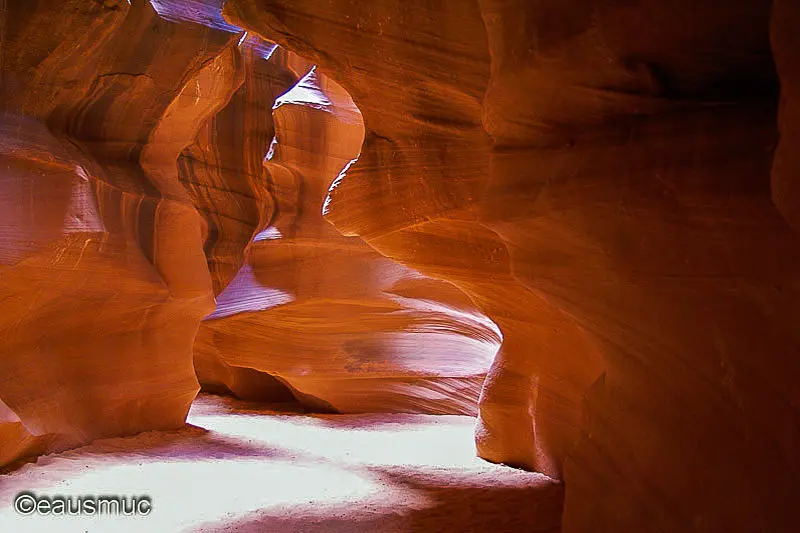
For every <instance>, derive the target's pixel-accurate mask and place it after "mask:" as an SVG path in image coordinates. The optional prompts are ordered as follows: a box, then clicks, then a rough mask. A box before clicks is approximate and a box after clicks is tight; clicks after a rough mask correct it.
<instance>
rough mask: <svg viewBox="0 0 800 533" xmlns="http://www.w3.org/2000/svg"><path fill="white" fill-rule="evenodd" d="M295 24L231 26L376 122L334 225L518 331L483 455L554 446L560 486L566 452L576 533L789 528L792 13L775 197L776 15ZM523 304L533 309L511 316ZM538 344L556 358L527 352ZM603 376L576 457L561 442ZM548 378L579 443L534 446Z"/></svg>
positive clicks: (512, 9)
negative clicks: (290, 55)
mask: <svg viewBox="0 0 800 533" xmlns="http://www.w3.org/2000/svg"><path fill="white" fill-rule="evenodd" d="M289 4H290V3H289V2H286V1H283V0H230V1H229V2H228V4H227V5H226V8H225V11H224V12H225V14H226V16H227V17H228V18H229V20H231V21H234V22H235V23H237V24H240V25H243V26H244V27H247V28H248V29H250V30H252V31H256V32H258V33H260V34H261V35H263V36H265V37H266V38H269V39H273V40H276V41H277V42H279V43H280V44H282V45H285V46H287V47H289V48H290V49H292V50H295V51H296V52H297V53H299V54H302V55H305V56H307V57H308V58H310V59H311V60H312V61H314V62H315V63H317V64H318V65H319V66H320V68H321V69H322V70H323V71H324V72H326V73H328V74H329V75H331V76H332V77H333V78H334V79H336V80H337V81H338V82H339V83H341V84H342V85H343V86H344V87H345V88H346V89H347V90H348V91H349V92H350V93H351V94H352V95H353V98H354V100H355V102H356V103H357V104H358V106H359V108H360V109H361V111H362V113H363V115H364V119H365V125H366V128H367V130H368V133H367V140H366V143H365V147H364V149H363V151H362V156H361V158H360V159H359V161H358V163H357V164H356V165H354V166H353V167H351V168H350V169H349V171H348V173H347V175H346V177H344V179H342V180H339V181H338V182H337V186H336V187H335V188H334V189H332V190H331V193H330V202H329V214H328V218H329V220H331V221H332V222H333V223H334V224H335V225H336V226H337V227H338V228H339V229H341V230H342V231H343V232H344V233H345V234H348V235H360V236H362V237H363V238H365V239H366V240H367V241H368V242H369V243H370V244H371V245H372V246H374V247H375V248H377V249H378V250H379V251H381V253H383V254H384V255H387V256H389V257H392V258H394V259H397V260H399V261H401V262H403V263H405V264H408V265H410V266H412V267H414V268H417V269H419V270H420V271H422V272H423V273H425V274H428V275H433V276H437V277H442V278H444V279H448V280H451V281H452V282H454V283H455V284H457V285H458V286H460V287H461V288H463V289H464V290H466V291H467V292H468V293H469V294H470V295H471V296H472V297H473V298H474V299H475V301H476V302H479V303H480V305H481V307H482V309H483V310H484V311H485V312H487V314H488V315H489V316H490V317H491V318H492V319H493V320H494V321H495V322H496V323H497V324H498V325H499V326H500V328H501V330H502V331H503V334H504V339H505V342H504V346H503V349H502V351H501V354H502V356H503V357H504V358H505V359H507V360H508V362H507V363H504V362H502V360H501V361H500V362H499V363H496V365H495V368H496V369H497V375H498V378H497V379H496V380H487V385H486V386H485V388H484V393H483V394H484V398H485V400H484V402H483V404H482V407H481V419H482V421H483V424H482V425H481V426H479V431H478V435H477V436H478V444H479V449H480V451H481V453H482V454H483V455H484V456H486V457H488V458H490V459H493V460H504V459H510V460H512V461H516V460H517V459H518V456H519V452H518V449H519V443H522V444H523V445H524V446H527V447H528V450H533V449H542V448H544V457H541V456H538V455H537V456H535V457H533V458H530V456H528V458H527V460H525V461H524V463H523V464H526V465H528V466H533V467H535V468H539V469H543V470H544V471H552V472H555V473H558V472H559V470H560V467H559V464H558V463H559V461H560V460H561V458H563V457H564V456H568V457H567V460H566V471H565V472H564V479H565V481H566V484H567V492H566V494H567V496H566V498H567V501H566V508H565V514H564V526H563V527H564V531H568V532H572V531H592V532H605V531H608V532H618V531H674V532H684V531H714V532H717V531H719V532H728V531H743V532H744V531H781V532H789V531H793V530H794V529H795V526H796V525H797V522H796V520H795V519H794V518H793V517H794V511H793V510H792V509H793V503H792V499H793V496H792V495H795V494H797V493H798V489H800V487H798V479H800V476H798V472H799V471H798V465H799V464H800V463H798V456H797V442H798V435H800V415H798V406H800V401H798V400H799V398H798V390H800V389H798V388H797V387H796V385H794V381H795V380H796V378H797V376H798V375H800V367H798V364H800V363H798V359H797V357H796V354H797V353H799V350H798V348H800V343H799V341H800V338H799V337H798V335H799V333H798V332H800V330H798V328H797V327H796V324H794V317H796V316H797V312H798V304H797V301H798V298H797V294H796V293H797V287H798V283H797V282H798V276H799V275H800V274H798V268H797V267H798V265H800V261H799V260H800V257H798V255H797V253H798V252H797V250H798V247H797V240H798V237H797V235H796V234H795V233H793V232H792V231H791V230H790V227H789V225H788V224H787V223H786V220H785V219H784V218H783V217H782V216H781V213H783V214H784V215H785V217H786V219H788V220H789V221H790V222H792V223H794V220H793V218H794V211H795V209H794V207H793V205H794V204H793V202H794V201H795V200H796V195H795V194H794V192H793V185H792V184H793V183H794V182H795V181H796V180H794V179H793V178H794V173H795V172H797V169H796V165H793V163H792V161H793V156H792V153H791V146H792V135H793V134H792V128H793V126H792V125H791V116H792V109H793V107H792V105H793V100H792V95H793V93H792V90H793V89H792V87H793V86H792V81H791V80H792V77H791V76H792V74H791V71H792V70H796V69H795V68H794V66H793V64H792V63H791V58H792V57H795V55H796V49H797V46H796V38H794V37H793V35H792V30H791V29H790V28H791V27H792V26H791V20H792V18H791V16H792V14H793V13H792V12H793V9H792V8H790V7H787V5H788V2H784V3H782V2H780V1H779V2H778V3H777V4H776V15H775V18H774V20H775V21H776V22H775V26H776V30H775V33H774V37H773V41H774V44H775V46H776V48H775V57H776V59H777V60H778V66H779V68H780V69H781V70H780V72H781V76H782V81H783V78H785V79H786V86H785V89H786V91H785V92H784V95H783V107H782V110H781V129H782V133H783V137H782V141H781V142H782V143H783V144H782V148H781V150H782V151H783V153H782V154H779V157H778V158H777V159H776V160H775V164H776V167H775V168H774V169H773V183H774V184H776V185H775V187H773V189H772V191H771V189H770V178H769V175H770V165H771V163H772V148H773V147H774V144H775V140H776V136H775V102H776V83H775V76H774V72H773V71H772V65H771V58H770V49H769V46H770V43H769V19H770V8H771V2H769V1H762V0H748V1H746V2H739V3H737V4H736V5H735V6H734V5H731V4H727V3H726V4H724V5H723V4H722V3H720V2H717V1H715V0H705V1H701V2H692V3H682V4H680V6H673V5H669V6H667V5H665V4H663V3H660V2H655V1H648V0H643V1H641V2H632V3H631V2H628V3H619V2H591V3H581V4H580V5H573V4H572V3H564V2H533V3H531V2H522V1H519V2H515V1H510V2H509V1H492V0H485V1H480V2H475V3H473V2H464V3H459V4H456V3H440V4H436V5H435V6H434V5H431V4H430V3H428V2H413V1H412V2H392V1H386V2H380V3H377V4H374V5H371V6H370V7H369V8H368V9H367V8H364V9H362V8H360V7H359V6H356V5H355V4H352V3H350V2H345V1H333V2H317V1H315V0H306V1H299V2H298V1H293V2H291V5H289ZM780 10H783V11H782V12H783V13H785V14H786V18H783V16H781V15H778V14H777V13H778V12H779V11H780ZM784 24H785V25H784ZM781 188H782V189H781ZM771 192H772V195H775V196H776V200H777V203H778V205H779V207H780V208H781V212H779V211H778V209H776V208H775V206H774V205H773V203H772V202H771ZM454 250H455V251H457V252H458V253H453V251H454ZM485 282H489V283H485ZM522 285H524V286H525V287H526V288H527V289H529V292H524V293H523V291H522V290H521V289H520V287H521V286H522ZM503 287H509V289H508V291H506V290H503V289H502V288H503ZM498 288H500V289H498ZM509 293H510V294H511V295H513V296H515V297H517V298H525V299H527V301H528V302H536V303H535V304H534V303H526V304H524V305H523V306H522V307H524V310H523V309H520V310H519V311H518V312H515V311H514V309H515V306H514V305H513V299H511V298H509V297H508V295H509ZM522 294H524V295H525V296H524V297H523V296H522ZM509 301H511V302H512V303H511V304H509ZM540 325H543V327H542V329H544V330H546V331H547V332H548V333H551V334H552V333H556V332H557V333H558V334H557V335H552V336H551V335H548V336H547V337H545V338H550V339H551V342H546V341H545V340H543V339H542V338H541V337H536V336H535V335H534V334H533V333H530V334H529V338H530V339H531V340H532V342H530V344H528V345H527V346H526V347H525V348H524V349H521V348H519V344H518V343H515V342H513V338H514V337H515V336H516V335H517V331H521V332H524V333H527V332H534V331H536V326H540ZM570 343H574V344H573V345H570ZM518 350H519V351H520V352H522V353H521V354H519V355H517V353H518ZM598 354H599V356H601V357H602V362H598V360H597V355H598ZM534 361H536V362H535V363H533V362H534ZM529 362H530V363H529ZM498 367H499V368H498ZM504 368H505V369H507V371H506V372H504V371H503V369H504ZM601 371H603V372H604V373H603V378H602V379H601V380H599V381H597V382H596V385H595V386H594V387H592V388H591V389H590V392H589V393H588V394H587V395H586V403H585V410H584V413H585V415H584V416H585V419H584V421H583V423H582V424H581V438H580V442H579V443H578V444H577V446H575V447H574V448H573V447H572V446H571V444H572V443H574V437H575V436H576V435H577V431H576V429H577V428H576V425H575V424H574V423H572V424H568V423H566V421H568V420H575V415H576V410H577V409H579V407H578V403H579V401H580V398H581V397H582V396H583V393H584V392H585V391H586V388H587V385H588V383H589V382H591V381H592V380H593V379H594V377H595V376H596V375H598V373H599V372H601ZM537 378H538V385H539V388H538V391H539V392H538V398H541V397H542V394H543V393H544V396H545V397H546V398H548V397H549V398H552V399H553V403H557V404H558V405H557V407H555V408H550V409H548V411H549V413H552V415H551V416H553V417H554V418H555V419H557V420H559V421H561V422H564V424H563V425H565V426H567V427H568V428H569V429H570V430H571V431H568V432H566V435H567V438H559V435H558V432H550V431H545V432H543V434H542V435H540V434H539V433H538V432H534V433H531V432H529V431H527V430H526V429H522V428H527V427H530V425H531V420H532V425H533V427H534V428H536V429H538V427H537V426H538V424H539V420H540V418H539V416H536V415H538V414H539V413H534V416H533V418H532V419H531V418H530V416H528V414H527V412H526V409H524V408H520V405H527V406H530V405H533V404H532V403H531V402H530V400H528V402H527V403H526V402H525V401H524V399H525V394H527V391H530V390H537V389H534V388H533V387H531V385H532V384H533V383H536V381H537ZM546 381H549V383H546ZM491 397H499V398H500V399H499V400H498V401H492V400H491ZM500 406H505V407H506V408H507V411H505V412H504V411H503V409H500V408H499V407H500ZM494 420H497V421H498V422H497V423H496V424H494V423H493V421H494ZM512 421H516V422H515V424H514V426H512V425H511V424H512ZM504 433H505V434H504ZM485 440H488V441H490V442H492V441H493V443H492V444H490V445H489V446H484V445H483V443H482V441H485ZM540 442H541V443H542V445H540V444H539V443H540ZM548 465H549V466H548Z"/></svg>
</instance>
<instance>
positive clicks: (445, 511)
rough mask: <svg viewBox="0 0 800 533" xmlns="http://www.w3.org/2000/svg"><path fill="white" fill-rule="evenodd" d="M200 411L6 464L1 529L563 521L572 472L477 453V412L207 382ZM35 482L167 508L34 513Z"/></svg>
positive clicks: (63, 491) (393, 527)
mask: <svg viewBox="0 0 800 533" xmlns="http://www.w3.org/2000/svg"><path fill="white" fill-rule="evenodd" d="M188 421H189V423H190V424H192V425H193V426H194V427H191V426H190V427H187V428H186V429H184V430H180V431H173V432H149V433H143V434H140V435H137V436H133V437H127V438H117V439H104V440H100V441H96V442H94V443H92V444H91V445H89V446H85V447H83V448H80V449H77V450H73V451H70V452H65V453H62V454H54V455H50V456H46V457H42V458H40V459H39V460H38V462H37V463H32V464H28V465H26V466H24V467H22V468H20V469H18V470H17V471H15V472H12V473H11V474H9V475H7V476H5V477H4V478H2V482H1V483H0V531H14V532H17V531H19V532H27V531H31V532H33V531H42V532H48V533H49V532H60V531H69V532H72V531H76V532H77V531H80V532H83V531H90V532H94V531H102V532H105V531H114V532H115V533H117V532H119V533H122V532H127V531H130V532H140V531H164V532H174V531H226V530H228V531H276V530H277V531H290V530H297V531H348V530H350V531H352V530H360V531H363V530H370V531H398V530H409V529H413V530H420V529H436V528H447V527H448V526H450V527H467V528H470V527H471V528H472V529H473V530H483V529H486V530H487V531H489V530H492V524H495V525H496V524H503V523H506V524H507V525H508V526H509V527H511V526H512V525H514V524H517V525H525V527H526V529H527V530H530V531H556V529H554V527H555V526H556V525H557V522H558V515H559V512H560V505H561V487H560V485H557V484H555V483H553V482H552V481H551V480H549V479H548V478H546V477H544V476H542V475H539V474H535V473H529V472H522V471H518V470H514V469H511V468H508V467H505V466H501V465H493V464H490V463H487V462H485V461H482V460H480V459H477V458H476V457H475V450H474V446H473V438H472V431H473V426H474V419H472V418H470V417H466V416H432V415H386V414H371V415H297V414H294V415H293V414H279V413H276V412H275V411H270V410H267V409H258V408H253V407H252V406H251V405H250V404H245V403H243V402H236V401H231V400H227V399H223V398H219V397H215V396H208V395H201V396H200V397H199V398H198V400H197V401H196V402H195V404H194V406H193V408H192V410H191V412H190V414H189V418H188ZM23 490H30V491H33V492H34V493H36V494H45V495H49V496H52V495H57V494H58V495H67V496H77V495H89V494H92V495H144V494H146V495H149V496H150V497H151V498H152V501H153V510H152V512H151V513H150V514H149V515H147V516H134V517H127V516H95V517H71V516H66V517H62V516H21V515H19V514H18V513H17V512H15V510H14V509H13V499H14V495H15V494H17V493H18V492H20V491H23ZM526 502H527V503H526ZM454 509H459V511H454ZM504 521H505V522H504ZM458 524H460V526H459V525H458Z"/></svg>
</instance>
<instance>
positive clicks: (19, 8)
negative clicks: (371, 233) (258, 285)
mask: <svg viewBox="0 0 800 533" xmlns="http://www.w3.org/2000/svg"><path fill="white" fill-rule="evenodd" d="M164 4H165V3H164V2H161V3H159V5H158V6H156V7H158V8H163V7H164ZM196 4H197V5H198V6H199V5H200V4H201V3H196ZM203 5H206V6H207V7H208V6H213V5H214V2H211V1H210V0H209V2H206V3H205V4H203ZM215 9H216V10H217V15H218V19H219V22H220V23H224V21H222V19H221V18H220V17H219V5H218V3H217V4H216V8H215ZM2 17H3V19H2V32H1V33H2V62H1V63H0V69H1V70H0V105H2V110H1V111H2V115H0V169H2V174H1V175H0V181H2V185H3V186H2V188H1V189H2V192H0V204H2V205H0V294H2V300H3V308H2V312H0V336H2V343H1V346H0V405H2V409H1V410H0V435H2V438H0V465H5V464H7V463H10V462H12V461H14V460H16V459H18V458H20V457H23V456H26V455H33V454H38V453H46V452H50V451H53V450H59V449H64V448H68V447H73V446H76V445H80V444H83V443H86V442H88V441H91V440H92V439H95V438H99V437H108V436H116V435H125V434H131V433H136V432H139V431H143V430H153V429H169V428H177V427H180V426H182V425H183V424H184V420H185V417H186V413H187V411H188V409H189V406H190V403H191V402H192V399H193V398H194V396H195V394H196V392H197V390H198V388H199V386H198V382H197V379H196V377H195V373H194V367H193V357H192V350H193V342H194V338H195V335H196V332H197V328H198V325H199V323H200V320H201V319H202V318H203V317H204V316H206V315H207V314H209V313H211V312H212V311H213V310H214V293H215V290H216V291H217V292H219V291H221V290H222V288H223V287H224V284H225V283H226V281H227V280H228V278H229V277H232V276H227V275H226V272H225V269H224V268H214V274H213V276H212V274H211V272H210V271H209V264H211V265H217V264H220V263H234V262H235V259H233V258H231V255H235V252H230V250H236V249H237V246H238V249H243V248H244V246H245V245H246V244H247V242H248V241H249V240H250V237H251V234H252V231H253V230H254V229H255V227H256V226H257V225H258V218H257V217H255V218H254V219H253V220H252V221H251V220H247V219H246V217H242V218H245V221H244V222H245V225H246V224H247V223H250V224H251V226H250V227H249V231H247V229H241V228H238V227H236V225H223V224H220V223H218V222H217V221H218V220H219V219H220V218H221V217H224V216H226V215H231V214H232V213H231V211H234V210H233V209H232V208H231V207H230V206H231V205H232V204H234V205H236V206H239V207H240V209H241V210H243V211H247V210H249V211H250V212H258V213H267V212H268V210H269V208H268V206H267V205H266V202H260V203H259V201H260V197H259V196H258V194H261V196H266V193H261V191H262V190H263V188H264V183H263V182H259V181H258V180H257V179H254V180H252V182H251V181H248V180H249V178H248V176H243V175H237V176H232V175H233V174H237V173H241V174H246V168H245V165H243V164H242V162H241V161H242V160H245V161H249V162H252V161H254V160H255V161H260V160H261V159H262V158H263V156H264V153H265V151H266V148H265V146H258V145H256V146H254V147H253V149H256V150H257V151H256V152H255V153H249V152H248V153H246V154H243V152H246V150H240V151H239V152H238V153H236V152H235V151H234V150H225V148H226V147H227V146H228V145H225V143H219V144H218V145H217V147H218V148H219V149H218V150H216V152H215V156H216V159H214V160H211V159H210V158H206V166H205V170H206V171H205V172H204V173H202V172H195V173H194V174H189V176H188V177H187V173H185V172H183V171H182V167H179V164H178V159H179V157H180V156H181V154H182V153H184V150H189V152H191V153H197V152H202V151H203V150H204V149H205V150H210V149H212V147H214V143H208V144H203V140H204V139H205V138H206V137H207V136H208V135H209V133H208V132H209V128H210V130H211V131H212V132H213V135H218V136H224V135H225V134H226V130H225V127H222V126H220V127H218V124H215V123H212V124H211V125H210V126H207V124H208V123H209V120H210V119H212V118H213V117H215V116H216V115H217V114H218V113H220V112H221V111H222V110H224V109H225V108H226V105H227V103H228V101H229V100H230V99H231V98H232V97H233V96H234V94H236V93H237V91H238V90H239V88H240V87H241V86H242V85H243V84H244V83H246V80H247V79H248V76H247V70H248V69H249V68H250V67H251V66H252V64H253V62H252V61H249V60H248V59H247V58H248V57H250V56H251V55H252V54H253V53H254V52H251V51H250V48H253V46H254V45H250V44H248V42H251V43H256V42H258V43H260V41H258V40H257V39H255V38H253V39H252V40H250V41H247V40H245V39H242V32H239V34H237V33H233V31H234V30H235V28H232V27H223V26H224V24H223V26H220V25H217V26H214V25H211V24H209V25H208V26H206V25H203V24H198V23H197V22H196V21H192V20H186V19H181V18H180V17H172V18H170V19H169V20H167V19H166V18H164V17H162V16H161V15H160V14H159V13H158V12H157V11H155V10H154V5H153V4H150V3H147V2H133V3H129V2H126V1H119V2H115V1H112V0H106V1H104V2H85V1H67V2H52V1H40V2H9V3H8V5H6V4H4V9H3V13H2ZM245 41H247V42H245ZM257 48H259V49H264V50H267V49H268V48H269V47H267V46H266V45H265V44H264V43H261V44H259V45H258V46H257ZM260 53H262V54H263V53H264V51H262V52H260ZM270 72H271V73H268V74H266V75H265V77H266V78H267V79H266V80H265V82H264V83H263V85H262V86H263V87H265V88H268V87H269V86H270V83H271V82H270V81H269V78H270V75H271V74H274V77H275V79H283V77H285V70H284V69H283V67H282V66H280V65H276V66H275V67H274V69H273V71H270ZM291 81H293V79H292V80H289V81H286V83H285V86H286V87H287V88H288V86H290V85H291ZM277 86H280V83H277ZM274 90H278V89H277V88H276V89H274ZM271 104H272V101H271V100H269V101H267V102H266V106H267V107H269V106H271ZM225 120H227V119H225ZM225 120H223V121H222V122H223V123H224V122H225ZM236 120H238V119H236ZM250 127H251V129H252V130H253V131H259V130H261V129H263V130H265V133H264V137H266V138H271V135H272V132H271V121H270V122H269V123H268V124H266V125H264V124H260V125H259V124H251V125H250ZM201 132H204V133H201ZM203 135H205V136H206V137H204V136H203ZM264 144H265V143H264ZM192 150H194V152H192ZM212 165H213V166H214V167H215V169H216V170H217V171H218V172H216V173H215V172H212V171H211V170H209V167H210V166H212ZM251 166H252V165H251ZM221 169H224V170H221ZM190 181H191V186H190V184H189V182H190ZM231 183H232V184H233V185H230V186H228V184H231ZM242 184H247V186H249V187H250V189H248V190H249V191H250V192H249V193H247V194H242V189H243V188H244V185H242ZM234 186H237V187H238V188H237V189H236V190H235V191H234ZM226 187H227V188H226ZM210 190H213V191H215V193H216V197H213V198H210V197H209V196H210V195H208V194H204V193H206V192H207V191H210ZM223 191H225V192H224V193H223ZM254 191H259V192H258V194H256V193H255V192H254ZM237 193H238V194H239V196H237V195H236V194H237ZM245 204H250V205H245ZM235 214H236V212H235V211H234V215H235ZM264 216H270V215H268V214H266V215H264ZM212 232H213V233H214V238H213V239H209V235H210V234H211V233H212ZM209 241H211V242H212V244H214V245H209ZM238 241H240V242H238ZM220 243H224V244H220ZM206 250H207V251H208V254H209V255H208V256H207V255H206ZM240 261H241V259H240ZM226 276H227V277H226Z"/></svg>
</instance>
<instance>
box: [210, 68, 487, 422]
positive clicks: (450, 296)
mask: <svg viewBox="0 0 800 533" xmlns="http://www.w3.org/2000/svg"><path fill="white" fill-rule="evenodd" d="M274 117H275V130H276V135H275V140H274V141H273V142H272V146H271V147H270V152H269V156H268V158H267V161H266V162H265V166H266V170H267V172H268V173H269V176H270V191H271V192H272V195H273V197H274V200H275V204H276V205H275V212H276V215H275V217H274V218H272V219H271V220H265V224H264V225H263V227H262V229H261V230H260V231H259V232H258V233H257V234H256V236H255V237H254V239H253V241H252V242H251V244H250V245H249V247H248V251H247V262H246V265H245V266H244V267H243V268H242V269H241V270H240V271H239V273H238V274H237V276H236V277H235V278H234V280H233V281H232V282H231V283H230V285H228V287H227V288H226V289H225V291H224V292H223V293H222V294H221V295H220V296H219V297H218V299H217V310H216V311H215V312H214V314H212V315H211V316H210V317H208V319H207V320H206V321H204V322H203V324H202V326H201V328H200V334H199V336H198V341H197V347H196V355H195V359H196V366H197V368H198V376H199V379H200V381H201V383H203V384H204V386H206V387H207V388H210V389H214V388H216V389H219V388H223V389H224V388H227V389H229V390H231V391H232V392H233V393H234V394H236V395H237V396H240V397H242V398H259V399H273V400H283V399H285V398H286V392H287V387H288V390H290V391H291V393H292V394H293V395H294V396H295V397H296V398H297V399H298V400H300V402H301V403H302V404H304V405H305V406H306V407H309V408H313V409H328V410H330V409H332V410H335V411H339V412H372V411H384V412H386V411H389V412H397V411H400V412H426V413H456V414H475V412H476V404H477V399H478V395H479V393H480V390H481V384H482V382H483V379H484V376H485V374H486V370H487V368H488V367H489V365H490V364H491V361H492V358H493V357H494V355H495V353H496V351H497V348H498V345H499V343H500V336H499V331H498V330H497V328H496V326H495V325H494V324H493V323H492V322H491V321H490V320H489V319H488V318H487V317H486V316H484V315H483V314H481V313H480V312H479V311H478V310H477V309H476V308H475V307H474V305H473V304H472V303H471V302H470V301H469V299H468V298H467V297H466V296H465V295H464V294H463V293H461V292H460V291H459V290H458V289H456V288H455V287H454V286H453V285H451V284H449V283H447V282H444V281H437V280H433V279H430V278H426V277H424V276H422V275H420V274H419V273H417V272H415V271H413V270H410V269H408V268H406V267H403V266H401V265H398V264H397V263H395V262H393V261H391V260H389V259H386V258H384V257H383V256H381V255H380V254H379V253H377V252H376V251H375V250H373V249H372V248H370V247H369V246H368V245H367V244H366V243H365V242H364V241H363V240H362V239H361V238H359V237H345V236H342V235H341V234H340V233H339V232H338V231H337V230H336V229H335V228H334V227H333V226H332V225H331V224H329V223H328V222H327V221H326V220H325V219H324V218H323V216H322V210H323V203H324V200H325V198H326V195H327V191H328V188H329V186H330V185H331V182H333V181H334V180H335V179H337V176H339V175H340V172H342V171H343V169H345V168H346V167H347V166H348V165H349V164H350V163H351V161H352V160H353V159H354V158H355V157H356V156H358V153H359V151H360V149H361V145H362V142H363V138H364V128H363V121H362V118H361V114H360V113H359V111H358V109H357V108H356V107H355V106H354V104H353V102H352V100H351V99H350V97H349V96H348V95H347V93H346V92H345V91H344V90H343V89H342V88H341V87H340V86H339V85H337V84H336V83H334V82H332V81H331V80H329V79H327V78H326V77H325V76H323V75H320V74H319V73H317V72H316V71H315V70H313V69H312V70H311V71H310V72H308V73H307V74H306V75H305V76H304V77H303V79H302V80H300V82H299V83H298V84H297V85H295V86H294V87H293V88H292V89H291V90H290V91H289V92H287V93H286V94H283V95H282V96H280V97H279V98H278V99H277V101H276V103H275V109H274ZM281 384H282V385H283V387H281Z"/></svg>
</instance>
